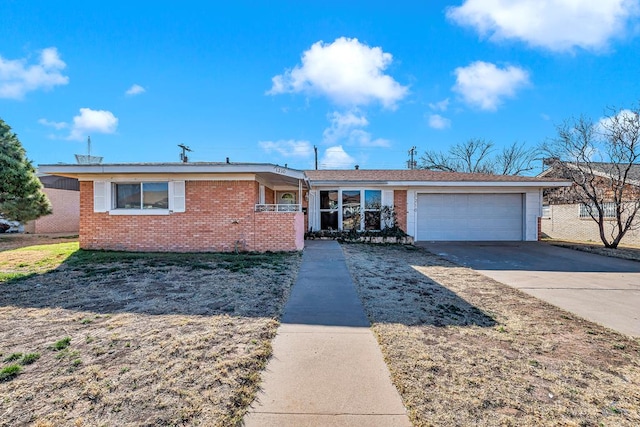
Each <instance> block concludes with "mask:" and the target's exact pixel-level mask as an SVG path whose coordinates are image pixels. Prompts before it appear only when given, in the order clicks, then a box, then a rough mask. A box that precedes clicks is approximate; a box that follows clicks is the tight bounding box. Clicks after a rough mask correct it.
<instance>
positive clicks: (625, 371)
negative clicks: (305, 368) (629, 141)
mask: <svg viewBox="0 0 640 427" xmlns="http://www.w3.org/2000/svg"><path fill="white" fill-rule="evenodd" d="M343 250H344V252H345V254H346V257H347V263H348V265H349V268H350V270H351V272H352V277H353V279H354V281H355V282H356V286H357V288H358V291H359V293H360V296H361V298H362V299H363V301H364V304H365V308H366V310H367V312H368V315H369V318H370V320H371V321H372V322H373V329H374V331H375V333H376V335H377V337H378V340H379V342H380V345H381V348H382V351H383V354H384V356H385V359H386V362H387V364H388V366H389V368H390V370H391V374H392V377H393V381H394V383H395V385H396V387H397V388H398V390H399V392H400V394H401V396H402V398H403V401H404V403H405V405H406V406H407V408H408V410H409V414H410V417H411V420H412V422H413V423H414V425H416V426H430V425H433V426H468V425H476V426H496V425H500V426H541V425H543V426H638V425H640V340H638V339H631V338H627V337H625V336H623V335H620V334H618V333H615V332H613V331H610V330H607V329H605V328H603V327H600V326H598V325H595V324H593V323H589V322H587V321H584V320H582V319H580V318H577V317H576V316H573V315H572V314H570V313H567V312H565V311H563V310H561V309H558V308H555V307H554V306H551V305H549V304H546V303H544V302H542V301H539V300H537V299H535V298H533V297H531V296H528V295H526V294H524V293H521V292H520V291H517V290H515V289H512V288H510V287H507V286H505V285H502V284H500V283H497V282H495V281H493V280H491V279H489V278H487V277H485V276H482V275H481V274H479V273H476V272H474V271H473V270H470V269H467V268H462V267H458V266H456V265H454V264H451V263H449V262H447V261H445V260H443V259H441V258H439V257H437V256H436V255H433V254H431V253H429V252H427V251H425V250H423V249H420V248H413V247H393V246H386V247H374V246H366V245H358V244H351V245H343Z"/></svg>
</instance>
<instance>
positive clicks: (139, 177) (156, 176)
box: [73, 173, 256, 182]
mask: <svg viewBox="0 0 640 427" xmlns="http://www.w3.org/2000/svg"><path fill="white" fill-rule="evenodd" d="M73 177H74V178H77V179H78V181H111V182H150V181H256V176H255V175H253V174H202V173H200V174H188V173H187V174H173V173H167V174H160V173H149V174H141V173H131V174H126V173H123V174H77V175H74V176H73Z"/></svg>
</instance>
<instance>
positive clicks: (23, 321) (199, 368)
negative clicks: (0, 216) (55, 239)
mask: <svg viewBox="0 0 640 427" xmlns="http://www.w3.org/2000/svg"><path fill="white" fill-rule="evenodd" d="M38 243H40V242H38ZM63 245H68V243H64V244H63ZM54 246H57V245H54ZM29 249H33V250H31V252H29ZM46 249H47V248H46V247H39V248H35V249H34V248H25V249H23V251H25V252H23V255H24V257H21V256H20V255H21V254H20V253H19V251H18V252H16V251H7V250H5V251H0V368H2V369H6V368H7V367H10V366H16V365H17V366H19V367H20V368H21V371H20V372H19V373H18V374H17V375H5V377H4V379H0V396H1V397H0V426H22V425H24V426H26V425H35V426H100V425H105V426H112V425H137V426H138V425H139V426H157V425H163V426H164V425H203V426H227V425H234V424H237V423H239V422H240V420H241V418H242V416H243V414H244V412H245V411H246V409H247V406H248V404H249V403H250V402H251V400H252V399H253V396H254V395H255V393H256V390H257V387H258V382H259V374H260V371H261V369H263V367H264V365H265V363H266V361H267V359H268V358H269V356H270V354H271V344H270V343H271V339H272V338H273V337H274V335H275V332H276V328H277V326H278V321H277V319H278V318H279V316H280V312H281V310H282V307H283V305H284V302H285V300H286V298H287V297H288V294H289V290H290V287H291V286H292V284H293V282H294V280H295V277H296V275H297V271H298V267H299V263H300V256H299V255H298V254H265V255H252V254H244V255H243V254H240V255H236V254H227V255H224V254H131V253H109V252H85V251H77V252H73V251H71V252H69V254H68V255H67V256H68V258H66V259H63V260H62V261H59V262H58V265H57V266H54V267H53V268H50V269H49V271H46V272H42V271H38V268H40V267H35V264H37V263H36V262H35V260H34V259H33V257H34V256H36V255H33V253H32V252H34V251H35V253H45V252H46ZM49 252H50V253H52V254H55V256H52V257H51V256H50V257H49V261H50V262H54V261H55V260H58V259H59V258H60V254H59V252H60V251H49ZM43 256H44V255H43ZM63 258H64V257H63ZM51 260H53V261H51ZM50 262H49V263H45V264H46V265H50ZM25 264H29V265H34V272H32V273H31V275H27V276H16V277H14V276H11V275H12V274H19V275H23V274H24V272H20V273H14V272H15V271H18V270H20V269H22V270H24V268H25ZM3 269H4V271H5V273H6V274H8V275H5V277H4V279H2V271H3ZM22 270H20V271H22ZM65 339H69V340H68V345H67V346H66V347H65ZM56 343H57V347H58V349H56V348H55V347H56ZM27 354H36V356H31V357H26V358H25V355H27ZM37 355H39V358H38V357H37ZM34 358H35V359H36V360H35V361H33V360H30V359H34ZM29 362H32V363H29ZM4 372H5V374H6V372H8V371H6V370H5V371H4ZM0 378H2V377H1V374H0Z"/></svg>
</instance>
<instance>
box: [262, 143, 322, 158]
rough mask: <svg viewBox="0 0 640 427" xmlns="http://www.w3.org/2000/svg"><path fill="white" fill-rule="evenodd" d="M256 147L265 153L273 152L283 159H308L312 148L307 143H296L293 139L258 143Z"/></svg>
mask: <svg viewBox="0 0 640 427" xmlns="http://www.w3.org/2000/svg"><path fill="white" fill-rule="evenodd" d="M258 145H260V147H262V149H263V150H264V151H266V152H267V153H273V152H275V153H278V154H280V155H281V156H283V157H298V158H308V157H311V155H312V153H313V147H312V146H311V143H310V142H309V141H296V140H294V139H289V140H279V141H260V142H258Z"/></svg>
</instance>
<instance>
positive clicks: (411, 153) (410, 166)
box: [407, 145, 417, 169]
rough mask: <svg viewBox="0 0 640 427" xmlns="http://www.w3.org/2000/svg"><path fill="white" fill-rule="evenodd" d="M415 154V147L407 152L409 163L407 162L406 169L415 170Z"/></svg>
mask: <svg viewBox="0 0 640 427" xmlns="http://www.w3.org/2000/svg"><path fill="white" fill-rule="evenodd" d="M415 154H416V146H415V145H414V146H413V147H411V149H410V150H409V161H407V168H408V169H415V168H416V167H417V162H416V161H415V160H413V158H414V156H415Z"/></svg>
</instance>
